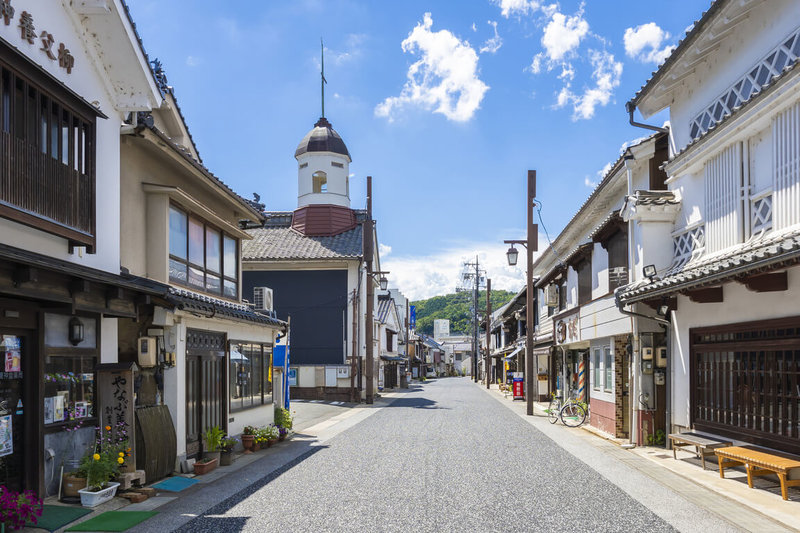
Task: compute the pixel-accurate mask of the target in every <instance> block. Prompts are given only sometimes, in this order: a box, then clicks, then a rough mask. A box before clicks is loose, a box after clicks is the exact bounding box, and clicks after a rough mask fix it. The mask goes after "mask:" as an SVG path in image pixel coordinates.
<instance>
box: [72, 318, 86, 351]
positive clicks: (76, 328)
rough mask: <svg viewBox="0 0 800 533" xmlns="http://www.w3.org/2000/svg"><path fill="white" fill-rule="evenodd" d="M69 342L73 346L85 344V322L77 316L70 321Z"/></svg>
mask: <svg viewBox="0 0 800 533" xmlns="http://www.w3.org/2000/svg"><path fill="white" fill-rule="evenodd" d="M69 342H71V343H72V345H73V346H77V345H79V344H80V343H82V342H83V322H81V319H80V318H78V317H76V316H74V317H72V318H70V319H69Z"/></svg>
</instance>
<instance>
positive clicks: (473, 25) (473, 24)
mask: <svg viewBox="0 0 800 533" xmlns="http://www.w3.org/2000/svg"><path fill="white" fill-rule="evenodd" d="M472 31H478V27H477V26H476V25H475V23H474V22H473V23H472Z"/></svg>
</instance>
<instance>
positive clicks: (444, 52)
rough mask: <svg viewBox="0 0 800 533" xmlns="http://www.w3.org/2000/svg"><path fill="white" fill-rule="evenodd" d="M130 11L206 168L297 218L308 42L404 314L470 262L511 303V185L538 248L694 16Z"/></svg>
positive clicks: (480, 2)
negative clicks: (536, 232) (529, 188)
mask: <svg viewBox="0 0 800 533" xmlns="http://www.w3.org/2000/svg"><path fill="white" fill-rule="evenodd" d="M128 2H129V4H130V8H131V12H132V14H133V18H134V21H135V22H136V23H137V28H138V30H139V33H140V35H141V36H142V38H143V40H144V45H145V49H146V50H147V52H148V53H149V55H150V57H151V58H158V59H160V60H161V62H162V64H163V66H164V69H165V71H166V74H167V77H168V79H169V82H170V84H171V85H172V86H173V87H174V88H175V94H176V96H177V98H178V102H179V103H180V105H181V108H182V111H183V113H184V116H185V117H186V120H187V122H188V126H189V129H190V131H191V132H192V135H193V137H194V140H195V143H196V144H197V147H198V149H199V151H200V154H201V156H202V158H203V161H204V163H205V164H206V166H207V167H208V168H209V169H210V170H211V171H213V172H214V173H215V174H216V175H218V176H220V177H221V178H222V179H223V180H224V181H225V182H226V183H228V184H229V185H231V186H232V187H233V188H234V189H235V190H236V191H237V192H239V193H240V194H242V195H243V196H247V197H250V195H251V193H253V192H257V193H259V194H260V195H261V198H262V201H264V202H266V204H267V208H268V209H270V210H286V211H289V210H293V209H294V208H295V207H296V205H297V167H296V162H295V159H294V157H293V156H294V150H295V147H296V146H297V143H298V142H299V141H300V139H301V138H302V137H303V136H304V135H305V133H306V132H307V131H308V130H309V129H310V128H311V127H312V126H313V124H314V122H315V121H316V120H317V119H318V118H319V115H320V87H319V85H320V83H319V54H320V44H319V39H320V37H322V38H324V40H325V48H326V52H325V54H326V55H325V75H326V78H327V80H328V85H327V88H326V104H325V111H326V116H327V117H328V119H329V120H330V121H331V123H332V124H333V127H334V128H335V129H336V130H337V131H338V132H339V133H340V134H341V135H342V137H343V139H344V140H345V143H346V144H347V146H348V149H349V150H350V153H351V155H352V158H353V163H352V165H351V167H350V170H351V172H352V173H353V174H354V176H353V178H352V179H351V200H352V207H355V208H362V207H364V205H365V176H367V175H372V176H373V189H374V195H375V198H374V202H373V205H374V212H375V217H376V219H377V220H378V235H379V238H380V241H381V244H382V251H383V254H382V261H383V267H384V269H387V270H390V271H391V272H392V275H391V276H390V280H391V284H392V285H394V286H397V287H399V288H400V290H401V291H403V292H405V293H406V294H407V295H408V296H410V297H411V298H420V297H428V296H432V295H434V294H443V293H446V292H449V291H451V290H452V289H453V288H454V287H455V285H456V284H457V282H458V272H459V271H460V263H461V261H463V260H464V259H467V258H470V257H471V258H474V257H475V255H476V254H478V255H479V256H480V260H481V262H482V263H483V264H484V266H485V267H486V269H487V274H488V277H490V278H492V280H493V287H495V288H507V289H511V290H517V289H519V288H520V287H521V286H522V284H523V279H524V272H523V270H522V269H519V268H510V267H508V266H506V265H505V256H504V251H505V249H506V248H507V246H505V245H503V244H502V241H503V239H514V238H523V237H524V228H525V208H524V203H525V196H524V195H525V179H526V172H527V170H528V169H536V170H537V174H538V191H537V193H538V194H537V196H538V198H539V200H541V202H542V204H543V209H542V217H543V219H544V223H545V225H546V226H547V229H548V230H549V232H550V234H551V237H555V235H557V234H558V232H559V231H560V230H561V229H562V228H563V227H564V225H565V224H566V223H567V222H568V221H569V219H570V218H571V217H572V216H573V215H574V214H575V212H576V211H577V209H578V208H579V207H580V205H581V204H582V203H583V201H584V200H585V199H586V197H587V196H588V194H589V193H590V192H591V191H592V189H593V187H594V184H595V183H596V182H597V181H598V179H599V174H598V173H601V172H602V170H603V168H604V167H605V166H606V165H607V164H608V163H609V162H611V161H613V160H615V159H616V158H617V157H618V155H619V151H620V147H621V145H622V144H623V143H624V142H626V141H630V140H632V139H635V138H638V137H641V136H643V135H646V134H647V131H646V130H642V129H638V128H634V127H632V126H630V125H629V124H628V121H627V114H626V112H625V109H624V104H625V102H626V101H627V100H629V99H630V98H631V97H632V96H633V95H634V94H635V92H636V91H637V90H638V88H639V87H640V86H641V85H642V84H643V83H644V82H645V81H646V80H647V78H649V77H650V75H651V72H652V71H653V70H655V68H656V66H657V64H658V62H660V61H661V60H663V58H664V57H666V56H667V55H668V53H669V51H670V49H671V48H670V47H672V46H674V45H675V44H676V43H677V42H678V40H679V39H680V38H681V37H682V36H683V35H684V33H685V31H686V29H687V27H688V26H689V25H690V24H692V22H693V21H694V20H696V19H697V18H699V17H700V15H701V13H702V12H703V11H704V10H705V9H707V8H708V5H709V1H708V0H692V1H690V0H673V1H672V2H669V3H668V4H665V3H664V2H642V1H641V0H638V1H636V0H632V1H613V2H612V1H610V0H603V1H599V0H595V1H586V2H577V1H562V2H560V3H556V4H547V3H544V4H539V2H536V1H531V0H470V1H466V0H463V1H458V2H454V1H452V0H450V1H431V0H428V1H417V0H406V1H403V2H387V1H369V2H367V1H353V0H295V1H286V2H275V1H264V2H262V1H237V2H218V1H212V0H191V1H189V0H171V1H169V2H163V1H152V0H128ZM664 120H666V117H665V116H658V117H654V118H652V119H650V121H651V122H653V123H657V124H658V125H660V124H661V123H663V122H664ZM540 230H541V227H540ZM541 240H542V241H544V237H543V236H542V239H541Z"/></svg>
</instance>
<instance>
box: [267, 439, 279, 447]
mask: <svg viewBox="0 0 800 533" xmlns="http://www.w3.org/2000/svg"><path fill="white" fill-rule="evenodd" d="M276 442H278V439H269V440H268V441H267V446H272V445H273V444H275V443H276Z"/></svg>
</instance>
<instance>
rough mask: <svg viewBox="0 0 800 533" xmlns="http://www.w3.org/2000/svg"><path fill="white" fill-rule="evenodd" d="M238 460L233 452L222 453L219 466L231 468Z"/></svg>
mask: <svg viewBox="0 0 800 533" xmlns="http://www.w3.org/2000/svg"><path fill="white" fill-rule="evenodd" d="M235 460H236V456H235V455H234V454H233V450H230V451H227V452H225V451H224V452H222V453H221V454H220V456H219V466H230V465H232V464H233V462H234V461H235Z"/></svg>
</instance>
